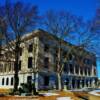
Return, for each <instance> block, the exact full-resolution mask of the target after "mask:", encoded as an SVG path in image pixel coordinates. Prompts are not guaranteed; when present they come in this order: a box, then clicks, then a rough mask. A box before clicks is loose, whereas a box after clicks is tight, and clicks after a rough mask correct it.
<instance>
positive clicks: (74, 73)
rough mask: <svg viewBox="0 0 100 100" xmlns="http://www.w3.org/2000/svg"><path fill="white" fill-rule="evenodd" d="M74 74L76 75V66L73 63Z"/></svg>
mask: <svg viewBox="0 0 100 100" xmlns="http://www.w3.org/2000/svg"><path fill="white" fill-rule="evenodd" d="M74 75H76V67H75V65H74Z"/></svg>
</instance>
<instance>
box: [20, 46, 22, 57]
mask: <svg viewBox="0 0 100 100" xmlns="http://www.w3.org/2000/svg"><path fill="white" fill-rule="evenodd" d="M20 56H22V48H20Z"/></svg>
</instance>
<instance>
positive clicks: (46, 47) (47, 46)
mask: <svg viewBox="0 0 100 100" xmlns="http://www.w3.org/2000/svg"><path fill="white" fill-rule="evenodd" d="M44 51H45V52H48V51H49V45H47V44H45V45H44Z"/></svg>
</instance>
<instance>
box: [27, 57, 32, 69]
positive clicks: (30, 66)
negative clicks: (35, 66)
mask: <svg viewBox="0 0 100 100" xmlns="http://www.w3.org/2000/svg"><path fill="white" fill-rule="evenodd" d="M28 68H32V57H29V58H28Z"/></svg>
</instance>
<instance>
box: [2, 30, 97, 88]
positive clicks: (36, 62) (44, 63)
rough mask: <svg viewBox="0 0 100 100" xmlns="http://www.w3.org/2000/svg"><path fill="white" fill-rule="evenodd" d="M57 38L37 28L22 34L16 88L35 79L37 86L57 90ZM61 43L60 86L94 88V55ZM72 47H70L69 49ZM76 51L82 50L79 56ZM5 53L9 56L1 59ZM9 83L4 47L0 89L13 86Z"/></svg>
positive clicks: (10, 67) (9, 64)
mask: <svg viewBox="0 0 100 100" xmlns="http://www.w3.org/2000/svg"><path fill="white" fill-rule="evenodd" d="M58 40H59V39H58V38H57V37H55V36H54V35H52V34H49V33H47V32H46V31H43V30H40V29H39V30H36V31H33V32H32V33H29V34H26V35H24V36H23V37H22V43H21V45H20V47H21V50H20V59H19V87H20V85H21V84H22V83H28V82H30V80H31V82H34V80H35V81H36V82H37V87H38V88H39V89H46V88H47V89H57V87H58V81H57V73H58V72H57V52H58V46H59V42H58ZM61 42H62V43H61V51H62V52H61V58H62V59H61V62H60V63H61V65H63V67H61V66H60V67H61V73H60V75H61V88H62V89H63V88H66V89H79V88H82V87H96V86H97V72H96V57H95V55H94V54H92V53H89V52H87V51H85V50H83V49H82V48H79V47H76V46H73V45H71V44H69V43H67V42H65V41H63V40H61ZM72 47H73V48H74V49H73V50H72V52H69V51H71V49H72ZM74 50H75V52H74ZM80 52H83V54H81V55H80ZM66 55H67V56H66ZM5 56H8V58H9V57H10V58H9V59H5ZM76 58H79V59H76ZM81 59H82V60H81ZM35 73H38V74H37V75H36V74H35ZM13 85H14V57H13V52H12V51H9V52H8V51H7V50H6V49H5V51H2V57H1V58H0V88H13Z"/></svg>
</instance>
